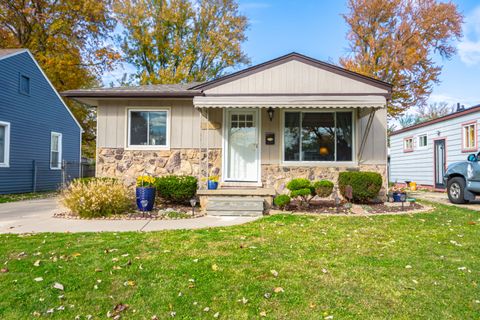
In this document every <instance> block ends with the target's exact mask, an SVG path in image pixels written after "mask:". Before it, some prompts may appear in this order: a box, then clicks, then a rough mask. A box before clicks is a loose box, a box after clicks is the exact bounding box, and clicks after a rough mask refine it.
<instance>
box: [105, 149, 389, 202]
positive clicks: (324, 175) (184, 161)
mask: <svg viewBox="0 0 480 320" xmlns="http://www.w3.org/2000/svg"><path fill="white" fill-rule="evenodd" d="M199 153H200V150H199V149H171V150H159V151H150V150H148V151H147V150H125V149H123V148H100V149H99V150H98V155H97V169H96V170H97V176H98V177H116V178H119V179H123V180H124V181H125V184H126V185H128V186H133V185H134V184H135V181H136V178H137V177H138V176H141V175H152V176H162V175H168V174H176V175H193V176H196V177H198V178H201V177H206V176H207V174H206V171H205V169H206V159H205V158H206V150H205V149H203V150H202V154H201V160H200V155H199ZM208 162H209V172H210V175H221V167H222V151H221V149H209V161H208ZM355 169H358V170H360V171H374V172H378V173H380V174H381V175H382V176H383V179H384V187H383V188H382V190H381V195H385V194H386V190H385V187H386V186H387V181H386V179H387V166H386V165H381V164H377V165H367V164H361V165H360V166H358V167H356V168H355ZM346 170H352V169H351V168H349V167H335V166H331V167H328V166H318V167H314V166H281V165H271V164H264V165H262V183H263V186H264V187H267V188H274V189H275V191H276V192H277V193H285V192H286V191H287V190H286V187H285V185H286V184H287V182H288V181H289V180H291V179H293V178H307V179H310V180H321V179H327V180H330V181H332V182H334V183H335V184H336V182H337V179H338V174H339V173H340V172H342V171H346ZM199 183H200V184H201V185H202V186H203V185H204V184H205V182H204V181H201V180H200V181H199Z"/></svg>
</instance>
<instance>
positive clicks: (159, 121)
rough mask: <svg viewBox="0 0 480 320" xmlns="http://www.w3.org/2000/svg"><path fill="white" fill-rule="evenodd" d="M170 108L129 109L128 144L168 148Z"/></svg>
mask: <svg viewBox="0 0 480 320" xmlns="http://www.w3.org/2000/svg"><path fill="white" fill-rule="evenodd" d="M168 117H169V110H167V109H156V110H153V109H152V110H136V109H132V110H128V146H129V147H133V148H135V147H139V148H146V149H148V148H167V147H168V146H169V130H170V128H169V121H168V120H169V119H168Z"/></svg>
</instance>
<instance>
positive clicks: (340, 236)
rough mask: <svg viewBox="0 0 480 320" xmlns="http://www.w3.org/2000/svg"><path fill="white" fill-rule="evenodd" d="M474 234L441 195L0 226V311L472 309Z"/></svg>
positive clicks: (468, 215) (422, 315) (13, 315)
mask: <svg viewBox="0 0 480 320" xmlns="http://www.w3.org/2000/svg"><path fill="white" fill-rule="evenodd" d="M479 239H480V221H479V213H477V212H474V211H469V210H464V209H459V208H455V207H447V206H438V207H437V209H436V210H435V212H433V213H424V214H418V215H411V216H407V215H404V216H375V217H313V216H291V215H276V216H271V217H266V218H264V219H261V220H258V221H256V222H253V223H250V224H247V225H242V226H236V227H229V228H216V229H208V230H207V229H205V230H197V231H165V232H153V233H92V234H86V233H84V234H37V235H30V236H17V235H2V236H0V263H1V265H2V267H4V268H5V267H6V268H8V270H9V271H8V272H6V273H0V318H1V319H27V318H32V315H34V314H37V313H36V312H38V313H39V315H38V317H41V318H43V317H49V318H53V319H73V318H74V317H75V316H77V315H80V316H81V319H85V318H86V316H87V315H93V319H97V318H102V319H105V318H106V315H107V312H108V311H112V310H113V308H114V306H115V305H117V304H120V303H122V304H128V305H129V308H128V309H127V310H126V311H124V312H122V318H124V319H151V317H152V316H153V315H157V317H158V318H159V319H163V318H170V317H171V315H170V313H171V312H175V318H179V319H199V318H200V319H201V318H204V319H214V314H215V313H217V312H219V317H218V318H219V319H255V318H260V317H261V313H262V312H265V314H266V319H324V318H327V319H328V317H329V316H333V319H354V318H355V319H385V318H396V319H474V318H475V319H478V317H479V315H480V303H479V300H480V289H479V281H480V272H479V271H480V244H479ZM112 249H116V250H112ZM21 252H25V254H26V256H22V255H20V256H19V254H20V253H21ZM127 254H128V256H126V255H127ZM122 255H123V256H122ZM117 259H118V261H117ZM36 260H40V265H39V266H38V267H36V266H34V263H35V261H36ZM116 266H120V267H121V269H118V270H117V268H115V267H116ZM406 266H411V268H406ZM464 268H465V269H464ZM322 269H323V270H324V271H325V272H324V271H322ZM100 270H101V271H100ZM271 270H275V271H277V272H278V277H275V276H274V275H273V274H272V272H271ZM37 277H42V278H43V279H44V280H43V281H41V282H35V281H34V278H37ZM190 279H192V280H194V282H192V281H191V280H190ZM98 280H101V282H98ZM128 281H132V282H128ZM55 282H59V283H61V284H63V285H64V287H65V291H63V292H62V291H60V290H57V289H54V288H53V287H52V286H53V284H54V283H55ZM95 285H96V286H97V289H95ZM278 287H281V288H283V290H284V292H278V293H275V292H274V288H278ZM265 294H267V296H269V298H268V299H267V298H265ZM59 296H60V297H59ZM62 296H63V297H62ZM243 298H245V299H246V300H248V302H246V303H243V302H242V299H243ZM60 306H64V308H65V310H61V311H58V310H55V311H54V313H53V314H52V315H47V314H46V312H47V310H48V309H50V308H58V307H60ZM206 307H208V308H209V311H208V312H206V311H204V309H205V308H206Z"/></svg>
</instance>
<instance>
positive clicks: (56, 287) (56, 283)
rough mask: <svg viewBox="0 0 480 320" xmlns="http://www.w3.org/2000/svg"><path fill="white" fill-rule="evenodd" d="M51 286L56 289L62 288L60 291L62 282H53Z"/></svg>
mask: <svg viewBox="0 0 480 320" xmlns="http://www.w3.org/2000/svg"><path fill="white" fill-rule="evenodd" d="M53 287H54V288H55V289H58V290H62V291H63V284H61V283H58V282H55V284H54V285H53Z"/></svg>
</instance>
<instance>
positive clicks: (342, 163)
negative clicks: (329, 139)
mask: <svg viewBox="0 0 480 320" xmlns="http://www.w3.org/2000/svg"><path fill="white" fill-rule="evenodd" d="M286 112H302V113H336V112H351V113H352V161H285V143H284V139H285V113H286ZM355 119H356V110H355V109H352V108H331V109H325V108H323V109H314V108H308V109H302V108H291V109H282V111H281V117H280V128H281V130H280V131H281V133H280V134H281V137H280V143H281V144H282V147H281V151H282V152H281V155H280V156H281V157H282V158H281V163H282V164H283V165H286V166H292V167H294V166H317V167H321V166H331V165H332V164H335V165H337V166H344V167H350V166H355V165H356V161H357V160H356V158H357V150H356V143H357V140H356V139H357V131H356V129H357V126H356V122H355ZM336 121H337V120H336V118H335V127H336V126H337V123H336ZM335 138H336V137H335ZM336 150H337V149H336V148H335V158H336V156H337V151H336Z"/></svg>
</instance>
